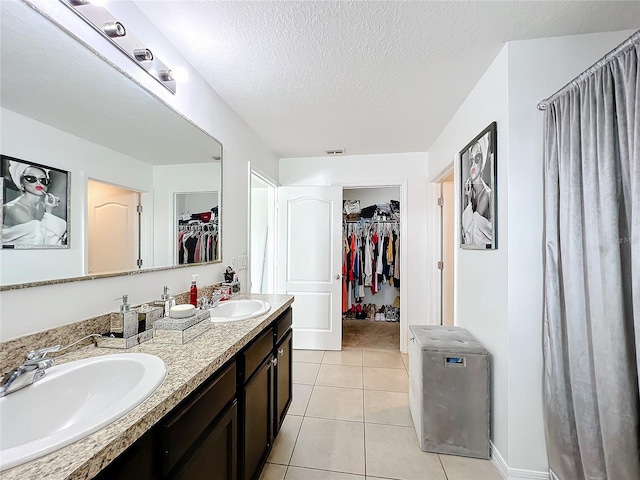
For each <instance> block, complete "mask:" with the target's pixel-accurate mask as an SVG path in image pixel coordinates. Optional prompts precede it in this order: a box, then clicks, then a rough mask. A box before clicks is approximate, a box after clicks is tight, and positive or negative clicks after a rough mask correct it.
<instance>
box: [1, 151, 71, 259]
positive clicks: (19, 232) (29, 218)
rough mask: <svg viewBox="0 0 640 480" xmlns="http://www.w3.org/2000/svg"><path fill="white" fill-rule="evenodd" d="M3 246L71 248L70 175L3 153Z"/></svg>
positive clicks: (17, 247) (9, 247) (5, 247)
mask: <svg viewBox="0 0 640 480" xmlns="http://www.w3.org/2000/svg"><path fill="white" fill-rule="evenodd" d="M0 175H1V178H2V199H1V200H2V248H3V249H47V248H69V222H68V219H69V218H70V200H69V198H70V195H69V193H70V191H71V174H70V173H69V172H67V171H65V170H60V169H58V168H55V167H51V166H48V165H44V164H41V163H35V162H30V161H27V160H20V159H18V158H14V157H9V156H6V155H2V156H1V161H0Z"/></svg>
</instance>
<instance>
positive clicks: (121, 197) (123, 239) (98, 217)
mask: <svg viewBox="0 0 640 480" xmlns="http://www.w3.org/2000/svg"><path fill="white" fill-rule="evenodd" d="M139 205H140V193H139V192H136V191H134V190H129V189H127V188H122V187H117V186H114V185H109V184H108V183H103V182H99V181H97V180H89V182H88V184H87V216H88V222H87V226H88V238H89V240H88V250H89V252H88V255H89V273H90V274H92V275H96V274H101V273H110V272H114V271H115V272H122V271H127V270H134V269H136V268H139V266H142V258H141V257H140V235H139V234H138V232H139V226H140V215H141V212H138V206H139Z"/></svg>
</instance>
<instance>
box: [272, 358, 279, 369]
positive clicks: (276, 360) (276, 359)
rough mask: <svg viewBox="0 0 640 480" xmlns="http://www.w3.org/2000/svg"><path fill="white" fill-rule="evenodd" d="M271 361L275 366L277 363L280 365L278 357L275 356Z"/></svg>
mask: <svg viewBox="0 0 640 480" xmlns="http://www.w3.org/2000/svg"><path fill="white" fill-rule="evenodd" d="M271 363H272V364H273V366H274V367H275V366H276V365H278V357H274V358H272V359H271Z"/></svg>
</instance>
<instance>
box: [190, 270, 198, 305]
mask: <svg viewBox="0 0 640 480" xmlns="http://www.w3.org/2000/svg"><path fill="white" fill-rule="evenodd" d="M197 276H198V275H192V276H191V277H192V280H191V288H190V289H189V303H190V304H191V305H193V306H194V307H196V308H197V307H198V287H197V286H196V277H197Z"/></svg>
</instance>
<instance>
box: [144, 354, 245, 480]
mask: <svg viewBox="0 0 640 480" xmlns="http://www.w3.org/2000/svg"><path fill="white" fill-rule="evenodd" d="M235 396H236V363H235V362H232V363H231V364H230V365H228V366H227V367H226V368H224V369H223V371H222V373H219V374H216V375H215V376H214V377H213V379H210V380H207V382H205V384H204V386H201V387H199V388H198V389H197V390H196V391H195V392H193V393H192V394H191V395H189V397H187V399H186V400H184V401H183V402H182V403H180V404H179V405H178V406H177V407H176V408H174V409H173V411H172V412H171V413H169V414H168V415H167V416H166V417H165V418H164V419H163V420H162V421H161V422H160V424H159V425H158V426H157V427H156V429H157V434H156V435H157V436H158V437H159V438H160V444H161V448H162V453H163V455H162V478H163V479H181V480H198V479H226V480H232V479H235V478H236V475H235V464H236V463H237V460H236V458H237V449H236V442H237V421H238V420H237V418H238V415H237V406H236V401H235Z"/></svg>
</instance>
